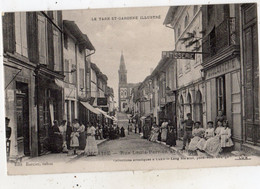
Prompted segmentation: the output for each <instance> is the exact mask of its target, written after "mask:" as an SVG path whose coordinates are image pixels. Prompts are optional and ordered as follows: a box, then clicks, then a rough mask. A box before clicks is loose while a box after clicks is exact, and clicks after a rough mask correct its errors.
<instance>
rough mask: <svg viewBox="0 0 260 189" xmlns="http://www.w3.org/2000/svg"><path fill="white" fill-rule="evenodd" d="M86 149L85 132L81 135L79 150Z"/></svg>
mask: <svg viewBox="0 0 260 189" xmlns="http://www.w3.org/2000/svg"><path fill="white" fill-rule="evenodd" d="M85 147H86V134H85V132H82V133H79V149H80V150H84V149H85Z"/></svg>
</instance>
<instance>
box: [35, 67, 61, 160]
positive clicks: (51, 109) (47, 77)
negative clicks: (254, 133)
mask: <svg viewBox="0 0 260 189" xmlns="http://www.w3.org/2000/svg"><path fill="white" fill-rule="evenodd" d="M57 77H60V79H63V78H62V77H63V76H62V75H59V74H56V73H52V72H48V71H47V70H46V69H45V68H40V69H39V70H38V71H37V72H36V86H35V88H36V89H35V91H36V104H37V105H38V116H37V117H38V145H39V147H38V153H39V155H43V154H45V153H46V152H48V150H49V146H48V145H49V142H48V139H49V132H50V128H51V127H52V125H53V121H54V120H57V121H59V123H60V122H61V121H62V120H63V114H64V97H63V96H64V95H63V94H64V93H63V88H62V86H61V85H60V83H58V82H55V79H56V78H57Z"/></svg>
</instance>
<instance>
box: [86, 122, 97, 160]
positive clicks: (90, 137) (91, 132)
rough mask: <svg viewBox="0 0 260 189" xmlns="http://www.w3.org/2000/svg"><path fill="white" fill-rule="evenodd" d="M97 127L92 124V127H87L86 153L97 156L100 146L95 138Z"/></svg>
mask: <svg viewBox="0 0 260 189" xmlns="http://www.w3.org/2000/svg"><path fill="white" fill-rule="evenodd" d="M95 134H96V129H95V127H94V126H93V124H91V126H90V127H88V128H87V144H86V147H85V150H84V151H85V155H87V156H96V155H98V148H97V143H96V139H95Z"/></svg>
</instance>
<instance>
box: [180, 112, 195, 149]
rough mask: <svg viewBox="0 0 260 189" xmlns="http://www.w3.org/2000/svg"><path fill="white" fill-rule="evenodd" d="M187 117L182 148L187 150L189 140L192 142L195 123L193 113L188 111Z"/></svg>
mask: <svg viewBox="0 0 260 189" xmlns="http://www.w3.org/2000/svg"><path fill="white" fill-rule="evenodd" d="M187 118H188V119H186V120H184V128H183V129H184V136H183V147H182V150H185V147H186V144H187V142H188V143H189V142H190V139H191V137H192V127H193V125H194V121H192V118H191V113H187Z"/></svg>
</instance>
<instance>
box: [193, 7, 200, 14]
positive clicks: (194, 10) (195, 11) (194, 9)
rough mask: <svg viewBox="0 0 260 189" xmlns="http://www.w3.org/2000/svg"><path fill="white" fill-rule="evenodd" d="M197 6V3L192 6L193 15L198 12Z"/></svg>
mask: <svg viewBox="0 0 260 189" xmlns="http://www.w3.org/2000/svg"><path fill="white" fill-rule="evenodd" d="M198 9H199V6H198V5H194V7H193V15H195V14H196V13H197V12H198Z"/></svg>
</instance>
